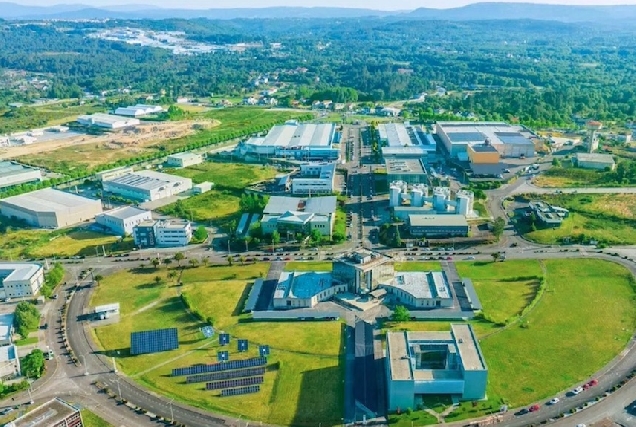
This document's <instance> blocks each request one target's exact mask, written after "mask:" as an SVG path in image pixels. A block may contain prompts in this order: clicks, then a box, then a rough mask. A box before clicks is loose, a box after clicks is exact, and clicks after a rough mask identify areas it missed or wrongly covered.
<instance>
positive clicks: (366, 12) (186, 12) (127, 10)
mask: <svg viewBox="0 0 636 427" xmlns="http://www.w3.org/2000/svg"><path fill="white" fill-rule="evenodd" d="M363 17H385V18H392V19H418V20H421V19H425V20H444V21H475V20H479V21H482V20H517V19H532V20H544V21H560V22H568V23H571V22H594V23H616V22H619V21H620V22H622V23H625V22H633V21H634V19H636V5H623V6H569V5H567V6H566V5H548V4H536V3H474V4H470V5H467V6H463V7H457V8H451V9H430V8H420V9H416V10H413V11H392V12H388V11H381V10H374V9H356V8H337V7H266V8H233V9H200V10H199V9H164V8H159V7H153V6H148V5H143V4H140V5H128V6H126V5H121V6H109V7H92V6H88V5H83V4H74V5H65V4H60V5H54V6H25V5H20V4H17V3H8V2H4V3H3V2H0V19H92V18H97V19H104V18H113V19H167V18H182V19H193V18H208V19H237V18H243V19H250V18H255V19H257V18H278V19H280V18H324V19H337V18H363Z"/></svg>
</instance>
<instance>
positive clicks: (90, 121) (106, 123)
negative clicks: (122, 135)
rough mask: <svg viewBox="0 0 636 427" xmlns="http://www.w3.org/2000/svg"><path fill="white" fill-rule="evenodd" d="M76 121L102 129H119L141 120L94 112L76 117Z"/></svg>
mask: <svg viewBox="0 0 636 427" xmlns="http://www.w3.org/2000/svg"><path fill="white" fill-rule="evenodd" d="M77 122H78V123H79V124H80V125H83V126H97V127H100V128H104V129H111V130H114V129H121V128H126V127H134V126H138V125H139V124H140V123H141V122H140V121H139V120H138V119H134V118H130V117H122V116H113V115H110V114H103V113H95V114H92V115H83V116H79V117H78V118H77Z"/></svg>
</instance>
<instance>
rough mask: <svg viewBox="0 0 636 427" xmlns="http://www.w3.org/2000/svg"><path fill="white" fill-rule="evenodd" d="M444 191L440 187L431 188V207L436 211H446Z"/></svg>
mask: <svg viewBox="0 0 636 427" xmlns="http://www.w3.org/2000/svg"><path fill="white" fill-rule="evenodd" d="M446 199H447V196H446V193H445V192H444V191H443V189H442V188H436V189H434V190H433V208H434V209H435V210H436V211H438V212H443V211H446Z"/></svg>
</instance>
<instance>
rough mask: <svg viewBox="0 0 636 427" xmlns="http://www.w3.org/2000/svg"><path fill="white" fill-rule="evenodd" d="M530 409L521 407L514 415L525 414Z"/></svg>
mask: <svg viewBox="0 0 636 427" xmlns="http://www.w3.org/2000/svg"><path fill="white" fill-rule="evenodd" d="M529 412H530V411H529V410H528V409H527V408H521V409H519V410H518V411H517V412H515V415H516V416H521V415H526V414H527V413H529Z"/></svg>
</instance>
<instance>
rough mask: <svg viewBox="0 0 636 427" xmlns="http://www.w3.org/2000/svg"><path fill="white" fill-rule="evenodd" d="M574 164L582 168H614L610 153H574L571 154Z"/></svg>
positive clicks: (614, 163)
mask: <svg viewBox="0 0 636 427" xmlns="http://www.w3.org/2000/svg"><path fill="white" fill-rule="evenodd" d="M572 162H573V163H574V166H576V167H579V168H582V169H596V170H610V171H613V170H614V169H616V162H615V161H614V157H612V155H611V154H597V153H576V154H574V156H572Z"/></svg>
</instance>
